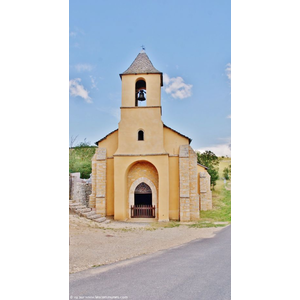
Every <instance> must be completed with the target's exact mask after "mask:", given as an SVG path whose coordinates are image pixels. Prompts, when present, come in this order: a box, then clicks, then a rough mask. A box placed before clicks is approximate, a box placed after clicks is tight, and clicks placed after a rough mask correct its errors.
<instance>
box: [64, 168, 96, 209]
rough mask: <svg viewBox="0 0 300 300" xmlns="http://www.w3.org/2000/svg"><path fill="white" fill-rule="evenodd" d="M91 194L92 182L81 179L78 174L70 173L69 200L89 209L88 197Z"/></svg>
mask: <svg viewBox="0 0 300 300" xmlns="http://www.w3.org/2000/svg"><path fill="white" fill-rule="evenodd" d="M91 193H92V180H91V178H89V179H81V178H80V173H71V174H70V177H69V198H70V200H76V201H77V202H80V203H82V204H83V205H86V206H87V207H89V196H90V194H91Z"/></svg>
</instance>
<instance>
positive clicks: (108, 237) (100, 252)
mask: <svg viewBox="0 0 300 300" xmlns="http://www.w3.org/2000/svg"><path fill="white" fill-rule="evenodd" d="M164 225H165V224H164V223H127V222H117V221H113V220H111V221H108V223H96V222H93V221H91V220H88V219H86V218H81V217H79V216H78V215H74V214H70V273H75V272H78V271H82V270H85V269H88V268H91V267H95V266H101V265H106V264H110V263H113V262H117V261H121V260H124V259H127V258H132V257H135V256H139V255H142V254H148V253H153V252H156V251H159V250H163V249H167V248H170V247H174V246H178V245H181V244H184V243H187V242H189V241H191V240H194V239H197V238H211V237H213V236H214V235H215V233H216V232H217V231H219V230H221V228H189V227H188V226H187V225H185V224H180V226H178V227H173V228H164V227H162V226H164ZM177 225H178V224H177Z"/></svg>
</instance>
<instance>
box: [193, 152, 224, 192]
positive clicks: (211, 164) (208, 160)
mask: <svg viewBox="0 0 300 300" xmlns="http://www.w3.org/2000/svg"><path fill="white" fill-rule="evenodd" d="M197 162H198V163H199V164H201V165H204V166H206V167H207V168H208V169H207V172H208V173H209V175H210V183H211V185H212V187H213V189H214V188H215V185H216V183H217V180H218V179H219V158H218V156H216V155H215V154H214V153H213V152H212V151H205V152H203V153H200V152H197Z"/></svg>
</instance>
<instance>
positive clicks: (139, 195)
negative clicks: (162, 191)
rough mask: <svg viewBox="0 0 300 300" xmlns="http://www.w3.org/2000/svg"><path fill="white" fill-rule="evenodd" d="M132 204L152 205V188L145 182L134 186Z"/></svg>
mask: <svg viewBox="0 0 300 300" xmlns="http://www.w3.org/2000/svg"><path fill="white" fill-rule="evenodd" d="M134 205H135V206H138V205H149V206H150V205H152V190H151V188H150V186H149V185H148V184H147V183H145V182H141V183H140V184H139V185H138V186H137V187H136V188H135V191H134Z"/></svg>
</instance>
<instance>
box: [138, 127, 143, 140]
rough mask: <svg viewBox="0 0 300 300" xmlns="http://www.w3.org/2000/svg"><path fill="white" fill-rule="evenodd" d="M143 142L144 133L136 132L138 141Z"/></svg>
mask: <svg viewBox="0 0 300 300" xmlns="http://www.w3.org/2000/svg"><path fill="white" fill-rule="evenodd" d="M143 140H144V131H143V130H140V131H139V132H138V141H143Z"/></svg>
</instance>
